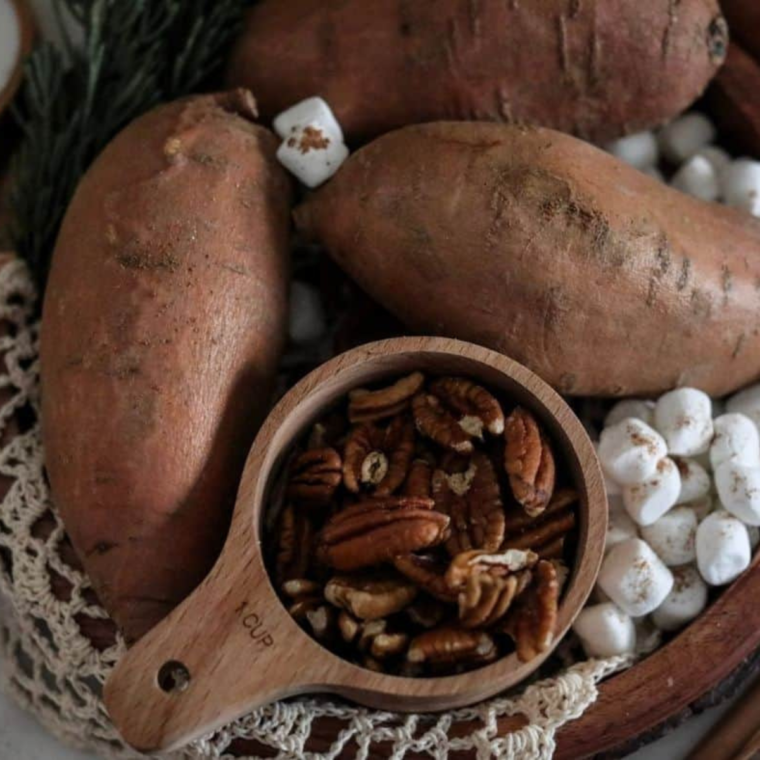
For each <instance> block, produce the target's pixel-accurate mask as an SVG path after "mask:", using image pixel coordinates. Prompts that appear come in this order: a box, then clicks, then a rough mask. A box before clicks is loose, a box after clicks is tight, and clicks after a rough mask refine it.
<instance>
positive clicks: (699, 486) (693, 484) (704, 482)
mask: <svg viewBox="0 0 760 760" xmlns="http://www.w3.org/2000/svg"><path fill="white" fill-rule="evenodd" d="M675 463H676V466H677V467H678V472H679V474H680V475H681V493H679V494H678V501H676V504H688V503H689V502H692V501H697V500H698V499H701V498H703V497H704V496H707V494H709V493H710V486H711V480H710V475H709V474H708V472H707V470H705V468H704V467H702V465H701V464H699V462H697V461H696V460H695V459H680V458H679V459H676V460H675Z"/></svg>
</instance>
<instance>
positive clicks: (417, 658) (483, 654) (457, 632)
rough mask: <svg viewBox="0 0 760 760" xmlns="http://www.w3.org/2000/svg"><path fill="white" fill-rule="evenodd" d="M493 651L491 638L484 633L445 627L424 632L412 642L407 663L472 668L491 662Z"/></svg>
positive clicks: (493, 657)
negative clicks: (466, 666) (471, 666)
mask: <svg viewBox="0 0 760 760" xmlns="http://www.w3.org/2000/svg"><path fill="white" fill-rule="evenodd" d="M496 656H497V649H496V644H495V642H494V640H493V637H492V636H491V635H490V634H489V633H486V632H485V631H471V630H466V629H464V628H460V627H459V626H454V625H446V626H441V627H440V628H434V629H433V630H432V631H425V632H424V633H421V634H420V635H419V636H416V637H415V638H414V639H412V641H411V643H410V644H409V651H408V652H407V654H406V658H407V660H409V662H412V663H423V662H424V663H429V664H431V665H455V664H464V665H475V664H485V663H487V662H492V661H493V660H495V659H496Z"/></svg>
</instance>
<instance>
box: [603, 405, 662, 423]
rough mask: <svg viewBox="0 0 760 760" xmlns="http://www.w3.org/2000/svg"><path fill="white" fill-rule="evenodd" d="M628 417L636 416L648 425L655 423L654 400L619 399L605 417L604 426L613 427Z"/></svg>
mask: <svg viewBox="0 0 760 760" xmlns="http://www.w3.org/2000/svg"><path fill="white" fill-rule="evenodd" d="M628 417H635V418H636V419H637V420H641V421H642V422H644V423H646V424H647V425H650V426H651V425H654V401H647V400H645V399H640V398H626V399H623V400H622V401H618V402H617V404H615V405H614V406H613V407H612V409H610V411H609V412H608V413H607V416H606V417H605V418H604V427H612V425H617V424H618V422H622V421H623V420H624V419H627V418H628Z"/></svg>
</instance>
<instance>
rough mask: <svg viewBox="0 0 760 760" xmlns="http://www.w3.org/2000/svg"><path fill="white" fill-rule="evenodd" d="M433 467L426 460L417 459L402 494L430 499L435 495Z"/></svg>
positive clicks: (413, 463)
mask: <svg viewBox="0 0 760 760" xmlns="http://www.w3.org/2000/svg"><path fill="white" fill-rule="evenodd" d="M432 481H433V466H432V465H431V464H430V462H426V461H425V460H424V459H415V460H414V461H413V462H412V465H411V467H410V468H409V474H408V475H407V476H406V481H405V482H404V488H403V489H402V493H403V494H404V496H420V497H422V498H424V499H429V498H430V497H431V496H432V493H433V483H432Z"/></svg>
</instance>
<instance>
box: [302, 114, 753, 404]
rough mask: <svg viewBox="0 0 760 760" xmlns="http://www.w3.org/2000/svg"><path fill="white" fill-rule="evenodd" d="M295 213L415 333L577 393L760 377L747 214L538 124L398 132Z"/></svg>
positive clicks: (718, 386)
mask: <svg viewBox="0 0 760 760" xmlns="http://www.w3.org/2000/svg"><path fill="white" fill-rule="evenodd" d="M296 222H297V226H298V227H299V228H300V229H301V231H302V232H304V233H305V234H306V235H308V236H310V237H312V238H316V239H318V240H320V241H321V242H322V243H324V244H325V245H326V247H327V248H328V250H329V251H330V253H331V254H332V256H333V258H334V259H335V261H336V262H337V263H338V264H339V265H341V266H342V267H343V268H344V269H346V271H347V272H348V273H349V274H350V275H351V276H352V277H353V278H354V279H355V280H356V281H357V282H358V284H359V285H360V286H361V287H363V288H364V289H365V290H366V291H367V292H368V293H370V295H372V296H373V297H374V298H375V299H376V300H378V301H379V302H380V303H381V304H383V306H385V307H386V308H388V309H389V310H390V311H391V312H393V313H395V314H396V315H397V316H399V317H400V318H401V319H402V320H404V321H405V322H406V323H407V324H408V325H409V326H411V327H412V328H414V329H416V330H420V331H424V332H427V333H433V334H437V335H444V336H451V337H457V338H463V339H467V340H472V341H474V342H476V343H481V344H483V345H486V346H489V347H492V348H494V349H497V350H499V351H502V352H504V353H505V354H508V355H510V356H512V357H513V358H515V359H517V360H519V361H521V362H524V363H525V364H527V365H528V366H529V367H531V368H532V369H534V370H535V371H536V372H537V373H538V374H539V375H541V376H542V377H544V378H545V379H546V380H548V381H549V382H550V383H552V384H553V385H554V386H555V387H557V388H558V389H559V390H561V391H563V392H565V393H569V394H579V395H610V396H616V395H629V394H637V393H642V394H654V393H659V392H660V391H664V390H666V389H668V388H671V387H672V386H675V385H679V384H693V385H696V386H698V387H700V388H704V389H705V390H706V391H708V392H710V393H713V394H723V393H727V392H729V391H731V390H734V389H735V388H738V387H739V386H741V385H743V384H745V383H747V382H749V381H751V380H754V379H756V378H757V377H758V375H759V374H760V340H758V328H759V327H760V319H759V318H758V307H759V306H760V221H758V220H755V219H753V218H751V217H750V216H749V215H746V214H744V213H742V212H740V211H736V210H733V209H729V208H726V207H723V206H719V205H717V204H708V203H705V202H702V201H699V200H696V199H694V198H691V197H688V196H686V195H683V194H681V193H679V192H677V191H675V190H673V189H670V188H668V187H667V186H666V185H664V184H661V183H659V182H658V181H656V180H653V179H651V178H649V177H648V176H646V175H644V174H642V173H640V172H638V171H636V170H635V169H633V168H631V167H629V166H627V165H625V164H623V163H621V162H619V161H618V160H616V159H615V158H613V157H612V156H610V155H608V154H606V153H604V152H603V151H600V150H599V149H597V148H594V147H593V146H591V145H589V144H587V143H584V142H582V141H580V140H577V139H575V138H573V137H570V136H568V135H564V134H561V133H558V132H554V131H552V130H547V129H540V128H527V127H516V126H508V125H498V124H482V123H475V122H470V123H464V122H460V123H438V124H430V125H421V126H415V127H407V128H405V129H402V130H399V131H397V132H393V133H391V134H389V135H385V136H384V137H381V138H380V139H378V140H377V141H375V142H373V143H371V144H370V145H368V146H366V147H365V148H363V149H362V150H360V151H359V152H357V153H355V154H354V155H353V156H352V157H351V158H350V159H349V161H348V162H347V163H346V164H345V165H344V166H343V168H342V169H341V171H340V172H339V173H338V174H337V176H336V177H335V178H334V179H333V180H331V182H330V183H329V184H328V185H326V186H325V187H324V188H322V189H321V190H319V191H318V192H317V193H316V194H315V195H314V196H312V197H311V198H310V199H308V200H307V201H306V202H305V204H303V205H302V206H300V207H299V208H298V209H297V210H296Z"/></svg>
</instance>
